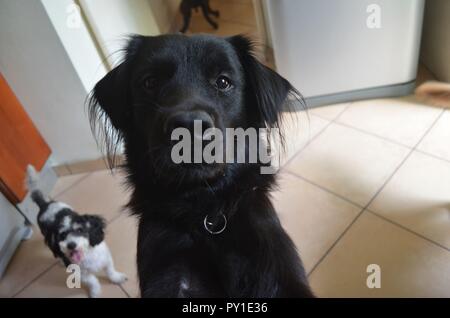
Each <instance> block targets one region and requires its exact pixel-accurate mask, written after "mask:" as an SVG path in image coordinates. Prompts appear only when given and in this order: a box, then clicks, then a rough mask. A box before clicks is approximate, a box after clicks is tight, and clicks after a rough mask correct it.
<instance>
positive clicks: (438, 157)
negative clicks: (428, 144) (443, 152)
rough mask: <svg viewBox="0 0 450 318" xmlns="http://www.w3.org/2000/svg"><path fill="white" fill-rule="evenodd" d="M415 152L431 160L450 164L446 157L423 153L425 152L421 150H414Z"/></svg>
mask: <svg viewBox="0 0 450 318" xmlns="http://www.w3.org/2000/svg"><path fill="white" fill-rule="evenodd" d="M414 151H416V152H418V153H420V154H422V155H425V156H429V157H431V158H434V159H437V160H440V161H444V162H447V163H450V159H447V158H444V157H440V156H436V155H433V154H432V153H429V152H426V151H423V150H420V149H414Z"/></svg>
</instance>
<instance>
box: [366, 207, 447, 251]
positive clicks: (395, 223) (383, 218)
mask: <svg viewBox="0 0 450 318" xmlns="http://www.w3.org/2000/svg"><path fill="white" fill-rule="evenodd" d="M366 211H367V212H369V213H370V214H373V215H375V216H376V217H378V218H380V219H382V220H383V221H386V222H388V223H391V224H392V225H395V226H398V227H400V228H402V229H403V230H405V231H407V232H409V233H411V234H414V235H416V236H419V237H420V238H422V239H424V240H426V241H428V242H429V243H431V244H433V245H436V246H438V247H440V248H443V249H444V250H446V251H447V252H450V248H448V247H445V246H444V245H442V244H440V243H438V242H436V241H433V240H432V239H429V238H428V237H426V236H423V235H422V234H420V233H418V232H415V231H413V230H411V229H409V228H407V227H406V226H404V225H401V224H400V223H397V222H395V221H393V220H390V219H388V218H386V217H385V216H383V215H380V214H378V213H377V212H374V211H372V210H369V209H366Z"/></svg>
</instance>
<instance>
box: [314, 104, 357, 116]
mask: <svg viewBox="0 0 450 318" xmlns="http://www.w3.org/2000/svg"><path fill="white" fill-rule="evenodd" d="M349 105H350V103H342V104H335V105H326V106H320V107H313V108H310V110H309V112H310V113H311V114H314V115H317V116H320V117H322V118H325V119H328V120H335V119H336V117H338V116H339V115H340V114H341V113H342V112H343V111H344V110H345V109H346V108H347V107H348V106H349Z"/></svg>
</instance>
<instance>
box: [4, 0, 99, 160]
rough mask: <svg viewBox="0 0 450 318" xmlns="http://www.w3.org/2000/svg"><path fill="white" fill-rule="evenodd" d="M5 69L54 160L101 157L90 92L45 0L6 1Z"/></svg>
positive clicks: (6, 75)
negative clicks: (89, 112)
mask: <svg viewBox="0 0 450 318" xmlns="http://www.w3.org/2000/svg"><path fill="white" fill-rule="evenodd" d="M0 43H1V45H0V72H2V73H3V75H4V77H5V78H6V80H7V81H8V83H9V85H10V86H11V88H12V90H13V91H14V93H15V94H16V95H17V97H18V99H19V100H20V102H21V103H22V105H23V106H24V108H25V110H26V111H27V113H28V114H29V115H30V117H31V119H32V120H33V122H34V123H35V125H36V126H37V128H38V130H39V131H40V132H41V134H42V135H43V137H44V139H45V140H46V141H47V143H48V144H49V146H50V148H51V149H52V152H53V159H54V164H56V165H58V164H63V163H72V162H77V161H83V160H92V159H96V158H99V157H100V156H101V154H100V152H99V151H98V148H97V145H96V143H95V140H94V138H93V137H92V134H91V130H90V128H89V123H88V118H87V116H86V114H85V98H86V95H87V91H86V89H85V87H84V86H83V83H82V82H81V80H80V78H79V76H78V75H77V72H76V71H75V69H74V66H73V65H72V63H71V60H70V58H69V56H68V55H67V53H66V51H65V49H64V46H63V45H62V44H61V41H60V39H59V37H58V34H57V33H56V31H55V29H54V28H53V26H52V23H51V22H50V19H49V17H48V16H47V14H46V11H45V9H44V7H43V5H42V3H41V2H40V1H29V0H14V1H11V0H0Z"/></svg>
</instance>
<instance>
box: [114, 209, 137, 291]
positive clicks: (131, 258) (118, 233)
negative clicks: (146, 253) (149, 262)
mask: <svg viewBox="0 0 450 318" xmlns="http://www.w3.org/2000/svg"><path fill="white" fill-rule="evenodd" d="M137 224H138V222H137V219H136V218H135V217H133V216H127V215H123V216H121V217H120V218H118V219H116V220H114V221H113V222H112V223H111V224H110V225H109V226H108V229H107V233H106V242H107V243H108V246H109V248H110V250H111V254H112V256H113V258H114V264H115V266H116V269H117V270H118V271H120V272H123V273H125V274H126V275H127V276H128V281H127V282H126V283H124V284H123V287H124V288H125V290H126V291H127V292H128V294H129V295H130V296H131V297H139V295H140V293H139V281H138V277H137V270H136V246H137Z"/></svg>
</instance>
